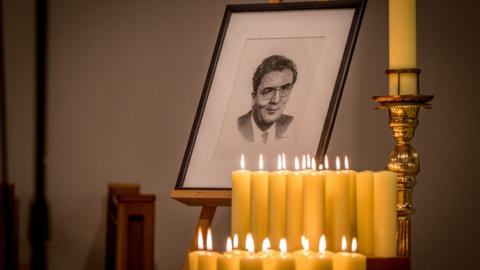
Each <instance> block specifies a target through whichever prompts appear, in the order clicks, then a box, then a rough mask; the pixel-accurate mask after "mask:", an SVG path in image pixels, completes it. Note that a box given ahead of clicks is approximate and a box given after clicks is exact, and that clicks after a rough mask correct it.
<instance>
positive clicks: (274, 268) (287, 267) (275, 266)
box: [188, 229, 366, 270]
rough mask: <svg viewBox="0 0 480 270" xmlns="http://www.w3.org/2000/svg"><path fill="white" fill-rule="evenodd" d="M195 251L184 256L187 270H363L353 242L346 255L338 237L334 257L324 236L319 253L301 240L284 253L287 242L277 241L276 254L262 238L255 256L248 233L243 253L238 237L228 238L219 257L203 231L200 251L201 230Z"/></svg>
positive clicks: (364, 259) (362, 262) (362, 264)
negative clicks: (340, 247) (260, 245)
mask: <svg viewBox="0 0 480 270" xmlns="http://www.w3.org/2000/svg"><path fill="white" fill-rule="evenodd" d="M197 242H198V243H197V245H198V250H196V251H192V252H190V253H189V255H188V261H189V270H295V269H297V270H365V269H366V256H364V255H362V254H360V253H357V252H356V249H357V241H356V239H355V238H353V240H352V244H351V252H348V251H347V239H346V237H345V236H343V237H342V250H341V251H340V252H337V253H333V252H331V251H327V243H326V239H325V236H324V235H322V236H321V238H320V241H319V249H318V250H319V251H318V252H315V251H312V250H310V248H309V241H308V239H307V238H305V237H303V236H302V238H301V242H302V249H300V250H297V251H295V252H287V249H288V248H287V240H286V239H285V238H282V239H280V242H279V247H280V251H276V250H273V249H271V246H270V241H269V239H268V238H265V239H264V240H263V242H262V251H260V252H257V253H255V244H254V239H253V236H252V235H251V234H250V233H249V234H247V238H246V241H245V246H246V249H247V250H240V249H238V237H237V235H234V238H233V243H232V239H231V238H230V237H228V239H227V246H226V251H225V252H224V253H223V254H220V253H217V252H214V251H213V247H212V233H211V230H210V229H208V231H207V243H206V244H207V249H206V250H204V244H203V236H202V230H201V229H199V231H198V238H197Z"/></svg>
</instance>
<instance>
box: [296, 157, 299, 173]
mask: <svg viewBox="0 0 480 270" xmlns="http://www.w3.org/2000/svg"><path fill="white" fill-rule="evenodd" d="M299 169H300V161H299V160H298V157H295V171H298V170H299Z"/></svg>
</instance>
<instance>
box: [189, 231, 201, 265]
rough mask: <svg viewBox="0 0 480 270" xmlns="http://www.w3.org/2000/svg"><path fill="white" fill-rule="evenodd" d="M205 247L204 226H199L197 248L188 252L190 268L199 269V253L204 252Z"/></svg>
mask: <svg viewBox="0 0 480 270" xmlns="http://www.w3.org/2000/svg"><path fill="white" fill-rule="evenodd" d="M203 249H204V246H203V234H202V228H198V233H197V250H195V251H192V252H190V253H188V269H190V270H198V254H200V253H202V252H204V251H203Z"/></svg>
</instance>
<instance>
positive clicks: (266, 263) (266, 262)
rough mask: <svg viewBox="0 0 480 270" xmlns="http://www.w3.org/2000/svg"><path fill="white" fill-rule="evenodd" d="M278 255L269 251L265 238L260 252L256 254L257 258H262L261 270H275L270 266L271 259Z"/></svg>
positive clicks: (274, 251)
mask: <svg viewBox="0 0 480 270" xmlns="http://www.w3.org/2000/svg"><path fill="white" fill-rule="evenodd" d="M278 255H279V252H278V251H276V250H273V249H271V244H270V240H269V239H268V238H265V239H264V240H263V243H262V251H260V252H258V253H257V256H258V257H260V258H262V262H263V263H262V264H263V270H275V269H273V266H272V257H275V256H278Z"/></svg>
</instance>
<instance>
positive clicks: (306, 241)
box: [302, 237, 310, 251]
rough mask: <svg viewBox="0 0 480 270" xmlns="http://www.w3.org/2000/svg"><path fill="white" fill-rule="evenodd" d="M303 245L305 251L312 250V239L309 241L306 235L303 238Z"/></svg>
mask: <svg viewBox="0 0 480 270" xmlns="http://www.w3.org/2000/svg"><path fill="white" fill-rule="evenodd" d="M302 247H303V250H305V251H308V250H310V241H308V239H307V238H306V237H305V238H303V241H302Z"/></svg>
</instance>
